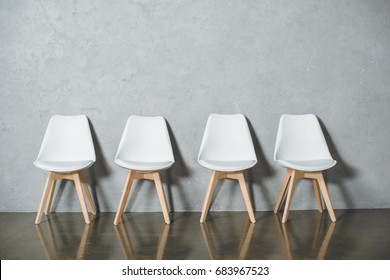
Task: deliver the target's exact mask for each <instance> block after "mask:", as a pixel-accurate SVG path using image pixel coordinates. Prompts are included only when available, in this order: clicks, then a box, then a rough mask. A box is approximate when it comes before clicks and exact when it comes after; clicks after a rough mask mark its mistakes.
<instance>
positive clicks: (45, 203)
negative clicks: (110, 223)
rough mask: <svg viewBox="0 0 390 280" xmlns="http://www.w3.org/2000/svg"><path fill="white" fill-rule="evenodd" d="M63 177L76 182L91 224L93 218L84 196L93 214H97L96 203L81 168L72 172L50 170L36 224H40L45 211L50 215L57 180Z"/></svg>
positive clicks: (85, 215) (84, 212) (85, 214)
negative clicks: (90, 215) (89, 213)
mask: <svg viewBox="0 0 390 280" xmlns="http://www.w3.org/2000/svg"><path fill="white" fill-rule="evenodd" d="M63 179H66V180H72V181H74V182H75V186H76V192H77V196H78V198H79V201H80V205H81V210H82V212H83V216H84V220H85V223H86V224H89V223H90V222H91V220H90V219H89V215H88V208H87V204H86V202H85V199H84V196H85V197H86V198H87V201H88V203H89V206H90V208H91V212H92V214H93V215H96V207H95V203H94V202H93V199H92V195H91V193H90V192H89V189H88V185H87V183H86V181H85V178H84V174H83V172H82V171H81V170H79V171H75V172H71V173H57V172H49V175H48V176H47V179H46V184H45V189H44V191H43V195H42V198H41V203H40V205H39V208H38V212H37V217H36V219H35V224H37V225H38V224H39V223H40V222H41V220H42V216H43V213H45V215H49V213H50V209H51V204H52V201H53V196H54V189H55V185H56V182H57V180H63Z"/></svg>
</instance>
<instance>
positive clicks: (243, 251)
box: [200, 219, 255, 260]
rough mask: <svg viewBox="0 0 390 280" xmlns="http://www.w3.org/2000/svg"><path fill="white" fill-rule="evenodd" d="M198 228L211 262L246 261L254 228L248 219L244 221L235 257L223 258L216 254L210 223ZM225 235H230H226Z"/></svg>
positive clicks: (202, 224)
mask: <svg viewBox="0 0 390 280" xmlns="http://www.w3.org/2000/svg"><path fill="white" fill-rule="evenodd" d="M217 226H218V225H217ZM200 227H201V229H202V234H203V238H204V240H205V243H206V246H207V251H208V254H209V257H210V259H212V260H218V259H231V260H245V259H246V257H247V254H248V249H249V245H250V243H251V240H252V237H253V231H254V228H255V224H254V223H252V222H251V221H250V220H249V219H247V220H246V224H245V226H244V229H243V231H242V234H241V238H240V240H239V244H238V249H237V252H236V254H235V255H228V256H224V255H221V254H220V253H218V250H217V249H216V248H215V242H214V240H213V234H212V233H211V231H210V223H201V224H200ZM227 235H230V233H228V234H227Z"/></svg>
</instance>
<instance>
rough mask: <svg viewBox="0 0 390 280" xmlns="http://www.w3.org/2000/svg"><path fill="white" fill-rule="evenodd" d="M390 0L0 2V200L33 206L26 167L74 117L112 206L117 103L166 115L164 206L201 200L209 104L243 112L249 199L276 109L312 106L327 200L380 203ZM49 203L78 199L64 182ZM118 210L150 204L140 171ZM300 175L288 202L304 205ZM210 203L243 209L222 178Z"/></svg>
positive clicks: (259, 201)
mask: <svg viewBox="0 0 390 280" xmlns="http://www.w3.org/2000/svg"><path fill="white" fill-rule="evenodd" d="M389 108H390V1H379V0H373V1H368V0H365V1H364V0H350V1H339V0H331V1H309V0H293V1H254V0H253V1H241V0H235V1H234V0H224V1H206V0H200V1H189V0H180V1H179V0H178V1H158V0H150V1H149V0H147V1H144V0H142V1H141V0H139V1H125V0H119V1H92V0H90V1H76V0H73V1H70V0H67V1H65V0H60V1H48V0H47V1H44V0H42V1H27V0H26V1H22V0H20V1H12V0H8V1H5V0H0V133H1V134H0V144H1V146H0V194H1V195H0V211H21V212H23V211H32V212H33V211H36V210H37V208H38V204H39V201H40V197H41V194H42V191H43V186H44V182H45V179H46V172H44V171H42V170H40V169H37V168H36V167H34V166H33V165H32V162H33V161H34V160H35V158H36V156H37V154H38V150H39V147H40V145H41V141H42V138H43V134H44V132H45V130H46V127H47V124H48V121H49V118H50V117H51V116H52V115H54V114H64V115H72V114H81V113H82V114H86V115H87V116H88V118H89V120H90V123H91V126H92V130H93V137H94V141H95V148H96V153H97V162H96V163H95V165H94V166H93V168H91V169H90V170H89V171H88V172H86V175H87V178H88V181H89V182H90V184H91V186H92V189H93V193H94V196H95V198H96V200H97V204H98V207H99V209H100V211H116V208H117V205H118V203H119V198H120V195H121V192H122V187H123V183H124V180H125V177H126V170H124V169H121V168H119V167H118V166H116V165H115V163H114V161H113V159H114V156H115V153H116V149H117V146H118V144H119V140H120V137H121V134H122V131H123V128H124V125H125V122H126V120H127V118H128V116H129V115H131V114H138V115H144V116H154V115H162V116H164V117H165V119H166V120H167V122H168V124H169V128H170V131H171V136H172V142H173V148H174V152H175V158H176V163H175V165H174V166H173V167H172V168H171V169H170V170H169V171H168V172H164V173H163V174H162V175H163V180H164V184H165V187H166V191H167V196H168V200H169V203H170V207H171V209H172V210H173V211H200V208H201V204H202V201H203V198H204V194H205V192H206V187H207V183H208V179H209V176H210V171H209V170H206V169H205V168H203V167H201V166H200V165H199V164H198V163H197V160H196V158H197V154H198V150H199V146H200V141H201V138H202V135H203V131H204V127H205V124H206V120H207V117H208V115H209V114H210V113H226V114H230V113H243V114H244V115H245V116H246V117H247V118H248V121H249V122H250V125H251V129H252V136H253V139H254V142H255V146H256V152H257V155H258V160H259V162H258V164H257V165H256V166H255V167H254V168H253V169H252V170H250V171H249V172H247V174H246V175H247V180H248V183H249V188H250V194H251V196H252V198H253V201H254V205H255V208H256V210H271V209H273V206H274V203H275V201H276V198H277V195H278V192H279V189H280V184H281V182H282V179H283V175H284V170H283V169H282V168H280V167H278V166H277V165H276V164H275V163H274V162H273V149H274V143H275V137H276V131H277V125H278V122H279V118H280V115H281V114H283V113H292V114H301V113H314V114H316V115H317V116H318V117H319V118H320V120H321V123H322V125H323V128H324V130H325V133H326V137H327V140H328V143H329V146H330V148H331V153H332V154H333V156H334V158H335V159H336V160H337V161H338V164H337V165H336V166H335V167H334V168H333V169H331V170H329V171H327V172H326V173H325V175H326V179H327V181H328V187H329V192H330V196H331V199H332V202H333V206H334V208H336V209H340V208H388V207H390V188H389V187H390V186H389V182H390V172H389V170H388V168H389V167H390V145H389V143H390V141H389V139H390V128H389V120H390V110H389ZM61 186H63V188H59V190H58V192H57V194H56V196H55V200H54V207H55V210H56V211H80V206H79V203H78V200H77V196H76V192H75V190H74V188H73V187H72V183H69V182H63V183H61ZM129 201H130V203H129V204H128V206H127V209H126V211H160V205H159V203H158V199H157V195H156V192H155V189H154V187H153V185H151V184H150V183H149V182H143V183H137V184H135V185H134V187H133V189H132V192H131V199H130V200H129ZM314 208H316V202H315V199H314V192H313V189H312V188H311V187H310V183H309V182H307V181H301V182H300V183H299V185H298V186H297V189H296V192H295V195H294V200H293V203H292V209H314ZM212 210H237V211H238V210H240V211H241V210H245V205H244V203H243V199H242V196H241V193H240V190H239V187H238V186H237V184H236V183H235V182H233V181H223V182H222V183H220V184H219V187H218V188H217V191H216V198H215V201H214V203H213V205H212Z"/></svg>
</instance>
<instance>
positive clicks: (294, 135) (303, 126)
mask: <svg viewBox="0 0 390 280" xmlns="http://www.w3.org/2000/svg"><path fill="white" fill-rule="evenodd" d="M274 160H275V162H276V163H277V164H279V165H280V166H282V167H285V168H287V172H286V176H285V178H284V181H283V184H282V189H281V191H280V194H279V197H278V201H277V203H276V206H275V209H274V212H275V213H277V212H278V211H279V208H280V205H281V203H282V201H283V198H284V195H285V192H286V190H287V188H288V184H289V182H290V187H289V191H288V194H287V198H286V204H285V209H284V214H283V219H282V222H283V223H285V222H287V219H288V214H289V208H290V205H291V199H292V195H293V191H294V188H295V185H296V181H297V180H298V179H300V178H309V179H312V180H313V184H314V191H315V195H316V199H317V203H318V208H319V210H320V212H322V211H323V207H322V200H321V197H320V192H321V193H322V196H323V198H324V201H325V204H326V206H327V208H328V212H329V215H330V217H331V220H332V221H333V222H335V221H336V217H335V215H334V211H333V208H332V205H331V202H330V198H329V194H328V191H327V188H326V184H325V181H324V177H323V174H322V171H323V170H326V169H329V168H331V167H333V166H334V165H335V164H336V161H335V160H334V159H333V158H332V156H331V155H330V152H329V149H328V145H327V143H326V140H325V137H324V134H323V132H322V129H321V126H320V124H319V122H318V119H317V117H316V116H315V115H313V114H305V115H288V114H284V115H282V116H281V118H280V122H279V127H278V133H277V136H276V144H275V152H274Z"/></svg>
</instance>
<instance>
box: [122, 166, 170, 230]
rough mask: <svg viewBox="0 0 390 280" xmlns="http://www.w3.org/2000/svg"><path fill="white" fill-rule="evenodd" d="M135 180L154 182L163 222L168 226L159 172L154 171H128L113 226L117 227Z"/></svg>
mask: <svg viewBox="0 0 390 280" xmlns="http://www.w3.org/2000/svg"><path fill="white" fill-rule="evenodd" d="M135 179H137V180H151V181H154V183H155V185H156V190H157V195H158V199H159V201H160V205H161V208H162V212H163V216H164V221H165V223H166V224H170V223H171V221H170V218H169V209H168V204H167V201H166V198H165V193H164V188H163V185H162V182H161V176H160V172H158V171H156V172H150V173H142V172H139V171H135V170H129V173H128V175H127V179H126V182H125V186H124V188H123V192H122V196H121V199H120V202H119V206H118V211H117V212H116V215H115V219H114V225H118V224H119V222H120V220H121V217H122V214H123V211H124V209H125V206H126V203H127V200H128V197H129V193H130V188H131V185H132V183H133V181H134V180H135Z"/></svg>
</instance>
